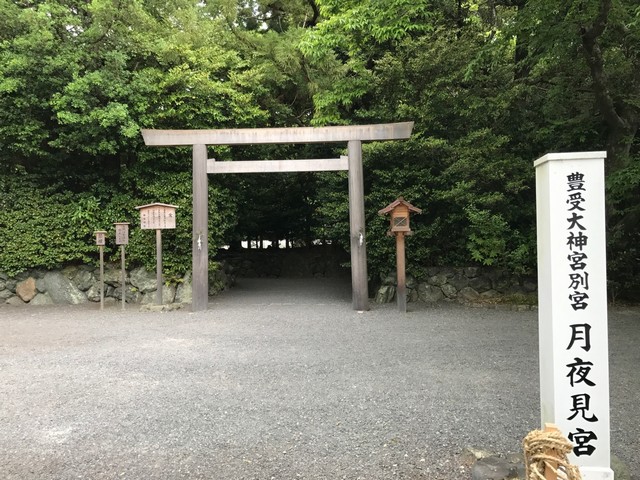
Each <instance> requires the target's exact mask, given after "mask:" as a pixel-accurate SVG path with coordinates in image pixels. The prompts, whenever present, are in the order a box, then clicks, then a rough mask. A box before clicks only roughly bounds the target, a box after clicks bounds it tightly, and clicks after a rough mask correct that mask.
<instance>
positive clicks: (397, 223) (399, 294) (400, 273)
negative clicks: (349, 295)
mask: <svg viewBox="0 0 640 480" xmlns="http://www.w3.org/2000/svg"><path fill="white" fill-rule="evenodd" d="M411 212H413V213H422V210H421V209H419V208H418V207H414V206H413V205H411V204H410V203H409V202H407V201H405V199H404V198H402V197H398V198H397V199H396V200H395V201H394V202H392V203H390V204H389V205H387V206H386V207H385V208H383V209H382V210H380V211H379V212H378V213H379V214H380V215H386V214H391V229H390V230H389V232H388V234H389V235H395V237H396V276H397V279H398V281H397V287H396V301H397V304H398V310H399V311H400V312H402V313H406V311H407V280H406V278H407V277H406V264H405V257H406V255H405V248H404V237H405V236H406V235H411V234H412V233H413V232H412V231H411V228H410V225H409V216H410V213H411Z"/></svg>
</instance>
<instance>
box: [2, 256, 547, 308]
mask: <svg viewBox="0 0 640 480" xmlns="http://www.w3.org/2000/svg"><path fill="white" fill-rule="evenodd" d="M348 260H349V259H348V256H347V255H346V254H345V253H344V252H342V251H340V250H339V249H335V248H333V247H330V246H324V247H311V248H306V249H288V250H287V249H283V250H243V251H241V252H228V251H225V252H222V253H221V254H220V255H219V258H218V262H217V263H215V264H213V265H212V268H211V269H210V272H209V295H215V294H216V293H217V292H219V291H222V290H225V289H227V288H229V287H231V286H233V284H234V283H235V278H236V277H289V278H291V277H293V278H304V277H314V276H315V277H345V276H346V277H348V276H349V269H348V268H344V267H341V266H340V265H341V264H344V263H345V262H347V261H348ZM120 275H121V272H120V268H119V265H106V266H105V273H104V282H105V285H104V296H105V303H116V302H119V301H121V299H122V285H121V280H120ZM99 279H100V270H99V269H97V268H95V267H89V266H85V265H80V266H73V267H67V268H65V269H63V270H60V271H42V270H31V271H27V272H24V273H21V274H19V275H17V276H15V277H9V276H8V275H5V274H3V273H1V272H0V304H4V303H6V304H11V305H25V304H29V305H47V304H80V303H87V302H99V301H100V283H99ZM370 291H371V292H375V301H376V302H378V303H387V302H392V301H394V299H395V293H396V278H395V272H394V273H393V274H389V275H387V276H385V277H383V278H381V279H380V281H379V282H377V284H372V285H371V286H370ZM535 293H536V282H535V279H534V278H531V277H519V276H515V275H512V274H510V273H509V272H507V271H505V270H500V269H494V268H483V267H466V268H440V267H427V268H425V270H424V272H422V275H421V279H420V280H416V278H415V277H413V276H412V275H407V295H408V301H410V302H418V301H420V302H426V303H435V302H440V301H457V302H461V303H467V304H487V303H494V304H495V303H499V302H500V300H501V299H504V298H505V297H508V296H513V295H521V296H523V297H527V296H528V297H530V298H531V297H535ZM155 294H156V274H155V272H148V271H147V270H145V269H144V267H139V268H134V269H132V270H131V271H128V272H127V285H126V288H125V296H126V297H125V298H126V302H127V303H133V304H143V305H144V304H153V303H155ZM191 298H192V297H191V274H190V273H187V274H186V275H185V276H184V277H183V278H180V279H173V281H172V282H170V284H169V285H164V286H163V291H162V299H163V302H164V303H176V304H183V303H186V304H189V303H191ZM520 303H523V302H520Z"/></svg>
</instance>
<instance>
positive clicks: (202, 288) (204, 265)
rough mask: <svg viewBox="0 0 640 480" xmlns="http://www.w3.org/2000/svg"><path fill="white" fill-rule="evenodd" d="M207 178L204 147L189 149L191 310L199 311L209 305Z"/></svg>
mask: <svg viewBox="0 0 640 480" xmlns="http://www.w3.org/2000/svg"><path fill="white" fill-rule="evenodd" d="M208 209H209V177H208V176H207V146H206V145H202V144H199V145H194V146H193V233H192V248H191V251H192V252H193V255H192V260H191V265H192V267H193V268H192V269H191V272H192V273H191V295H192V300H191V309H192V310H193V311H194V312H200V311H203V310H206V309H207V305H208V303H209V242H208V238H209V218H208V217H209V215H208V213H209V212H208Z"/></svg>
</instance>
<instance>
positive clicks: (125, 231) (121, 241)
mask: <svg viewBox="0 0 640 480" xmlns="http://www.w3.org/2000/svg"><path fill="white" fill-rule="evenodd" d="M114 225H115V226H116V245H120V271H121V272H120V273H121V282H120V283H121V285H122V310H124V305H125V302H126V298H125V297H126V296H127V295H126V288H125V287H126V286H127V271H126V269H125V265H124V246H125V245H127V244H128V243H129V223H128V222H116V223H114Z"/></svg>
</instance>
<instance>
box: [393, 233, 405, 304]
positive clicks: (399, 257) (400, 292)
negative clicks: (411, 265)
mask: <svg viewBox="0 0 640 480" xmlns="http://www.w3.org/2000/svg"><path fill="white" fill-rule="evenodd" d="M396 272H397V277H398V287H397V289H396V299H397V303H398V310H399V311H400V312H402V313H406V311H407V280H406V274H405V272H406V267H405V253H404V232H396Z"/></svg>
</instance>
